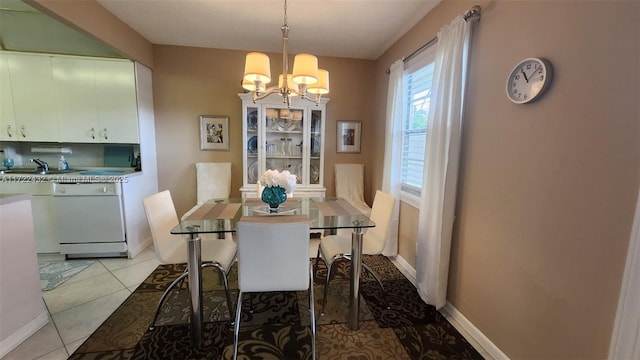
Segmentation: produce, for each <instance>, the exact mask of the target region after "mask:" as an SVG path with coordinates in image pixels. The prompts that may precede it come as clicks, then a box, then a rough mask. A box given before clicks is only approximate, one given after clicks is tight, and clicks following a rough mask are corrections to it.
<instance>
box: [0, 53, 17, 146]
mask: <svg viewBox="0 0 640 360" xmlns="http://www.w3.org/2000/svg"><path fill="white" fill-rule="evenodd" d="M16 136H17V132H16V118H15V115H14V111H13V96H11V79H10V78H9V57H8V56H7V54H5V53H0V141H10V140H16Z"/></svg>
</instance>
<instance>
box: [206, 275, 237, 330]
mask: <svg viewBox="0 0 640 360" xmlns="http://www.w3.org/2000/svg"><path fill="white" fill-rule="evenodd" d="M202 267H203V268H205V267H214V268H216V269H218V272H219V273H220V275H221V276H222V282H223V284H224V291H225V293H226V295H227V307H228V308H229V319H230V320H231V325H233V318H232V314H233V305H232V304H231V292H230V291H229V280H228V279H227V275H228V273H227V271H226V270H225V269H224V268H223V267H222V265H220V263H217V262H216V263H206V264H203V265H202Z"/></svg>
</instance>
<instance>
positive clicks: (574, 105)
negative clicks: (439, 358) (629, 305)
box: [375, 1, 640, 359]
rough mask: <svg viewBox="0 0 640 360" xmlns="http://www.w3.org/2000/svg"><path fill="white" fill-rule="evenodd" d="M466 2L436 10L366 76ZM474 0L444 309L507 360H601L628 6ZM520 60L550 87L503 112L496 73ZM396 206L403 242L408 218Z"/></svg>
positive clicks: (631, 82)
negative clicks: (543, 61) (545, 67)
mask: <svg viewBox="0 0 640 360" xmlns="http://www.w3.org/2000/svg"><path fill="white" fill-rule="evenodd" d="M475 3H476V1H474V2H466V1H446V2H444V3H442V4H441V5H440V6H438V7H437V8H436V9H435V10H434V11H433V12H432V13H431V14H429V15H428V16H427V17H426V18H425V19H423V20H422V22H421V23H420V24H419V25H417V26H416V28H415V29H413V30H412V31H411V32H409V33H408V34H407V35H405V36H404V37H403V39H401V41H399V42H398V43H397V44H396V45H395V46H394V47H393V48H391V49H390V50H389V51H388V52H387V53H386V54H385V55H384V56H383V57H382V58H381V59H379V61H378V63H377V69H376V75H377V76H378V77H379V78H380V77H381V75H380V74H382V73H383V71H384V68H386V67H388V66H389V65H390V64H391V63H392V62H393V61H394V60H395V59H397V58H399V57H401V56H403V55H407V54H409V53H410V52H411V51H413V50H414V49H416V48H417V47H419V45H420V44H421V43H424V42H426V41H427V40H429V39H430V38H432V37H434V36H435V34H436V32H437V29H438V28H439V27H440V26H442V25H444V24H446V23H448V22H449V21H450V20H451V19H453V17H454V16H455V15H456V14H458V13H462V12H464V11H466V10H467V9H469V8H470V7H471V6H472V5H473V4H475ZM479 3H480V4H481V5H482V6H483V9H482V19H481V21H480V23H478V24H476V25H474V35H473V42H472V51H471V64H470V74H469V87H468V89H467V90H468V91H467V95H468V97H467V103H466V109H465V117H464V132H463V149H462V162H461V172H460V181H459V191H458V205H457V210H456V216H457V221H456V224H455V229H454V239H453V248H452V252H451V254H452V257H451V272H450V276H449V291H448V301H449V302H450V303H452V304H453V305H454V306H455V307H456V308H457V309H458V310H459V311H461V312H462V314H464V316H465V317H467V318H468V319H469V320H470V321H471V322H472V323H473V324H474V325H475V326H476V327H478V328H479V329H480V331H482V332H483V333H484V334H485V335H486V336H488V337H489V338H490V339H491V341H492V342H493V343H494V344H496V345H497V346H498V347H499V348H500V349H501V350H502V351H503V352H504V353H505V354H506V355H507V356H509V357H511V358H514V359H521V358H536V359H539V358H581V359H583V358H605V357H606V356H607V351H608V346H609V340H610V336H611V330H612V326H613V321H614V317H615V311H616V306H617V300H618V295H619V290H620V283H621V275H622V271H623V266H624V262H625V257H626V252H627V244H628V241H629V237H630V232H631V225H632V217H633V212H634V205H635V200H636V199H637V194H638V184H639V179H640V177H639V173H640V172H639V170H640V167H639V163H640V162H639V153H640V136H639V135H640V126H639V125H640V120H639V119H640V112H639V108H638V99H639V94H640V89H639V82H640V73H639V70H638V65H639V64H640V55H639V53H640V51H639V46H640V38H639V33H640V31H639V29H640V3H639V2H637V1H635V2H631V1H627V2H584V1H580V2H577V1H553V2H551V1H547V2H541V1H535V2H534V1H531V2H527V1H524V2H511V1H491V2H488V1H484V2H479ZM534 56H539V57H547V58H548V59H549V60H551V62H552V63H553V65H554V68H555V72H556V75H555V79H554V83H553V85H552V87H551V89H550V90H549V92H548V93H547V95H546V96H545V97H544V98H543V99H542V100H540V101H538V102H536V103H533V104H529V105H514V104H512V103H511V102H509V101H508V100H507V98H506V95H505V81H506V78H507V75H508V73H509V72H510V71H511V69H512V68H513V66H515V64H516V63H517V62H518V61H519V60H521V59H524V58H527V57H534ZM378 86H379V87H381V88H386V86H387V80H386V79H383V80H381V81H380V82H379V83H378ZM378 96H379V98H378V101H377V103H378V104H381V103H382V102H383V101H384V96H386V91H383V90H382V89H379V91H378ZM377 108H378V110H380V109H381V108H382V107H381V106H378V107H377ZM376 121H377V122H379V123H381V124H382V123H383V122H384V119H382V118H381V117H376ZM381 156H382V153H381V152H379V153H378V154H376V156H375V158H376V159H381ZM380 177H381V169H380V168H378V169H377V176H376V179H378V181H379V178H380ZM401 210H402V215H401V217H402V224H401V227H402V228H401V234H402V233H407V234H411V235H414V234H415V228H416V227H417V217H416V216H414V213H416V212H417V211H416V210H415V209H413V208H411V207H410V206H404V207H402V208H401ZM405 240H406V239H405V238H401V245H400V252H401V255H402V256H403V257H405V258H407V260H409V262H412V263H414V262H415V255H414V254H415V247H413V246H409V245H407V244H405V243H403V242H404V241H405Z"/></svg>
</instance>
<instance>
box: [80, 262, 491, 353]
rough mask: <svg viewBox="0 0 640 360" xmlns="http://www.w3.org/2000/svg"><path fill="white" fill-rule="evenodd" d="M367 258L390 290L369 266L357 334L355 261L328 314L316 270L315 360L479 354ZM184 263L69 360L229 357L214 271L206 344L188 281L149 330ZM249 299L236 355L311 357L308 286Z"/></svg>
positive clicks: (145, 289) (208, 280) (209, 275)
mask: <svg viewBox="0 0 640 360" xmlns="http://www.w3.org/2000/svg"><path fill="white" fill-rule="evenodd" d="M364 262H365V263H366V264H367V265H369V266H370V267H371V268H372V269H374V271H376V273H377V274H378V275H380V278H381V280H382V282H383V284H384V286H385V290H386V292H385V294H383V292H382V290H381V289H380V287H379V286H378V284H377V282H375V281H374V279H373V278H369V277H367V276H364V275H365V274H364V273H363V279H362V285H361V289H362V299H363V301H361V306H360V327H359V329H358V330H357V331H352V330H349V327H348V324H347V319H348V317H347V315H348V307H349V305H348V304H349V302H348V298H349V297H348V296H349V283H348V281H349V280H348V279H349V277H348V274H349V264H348V263H346V262H341V263H339V264H337V266H336V271H334V276H335V277H334V278H333V279H332V280H331V282H330V285H329V294H328V298H327V305H326V309H325V315H324V316H319V311H320V304H321V301H322V291H323V287H324V276H326V268H325V267H324V266H323V264H322V262H320V265H319V266H318V268H317V270H316V273H315V285H314V295H315V303H316V318H317V321H316V324H317V333H316V350H317V358H318V359H363V360H364V359H366V360H368V359H384V360H386V359H482V356H481V355H480V354H479V353H478V352H477V351H476V350H475V349H474V348H473V347H472V346H471V345H470V344H469V343H468V342H467V341H466V340H465V339H464V338H463V337H462V336H461V335H460V333H458V331H456V329H455V328H454V327H453V326H452V325H451V324H450V323H449V322H448V321H447V320H446V319H445V318H444V316H442V315H441V314H440V313H439V312H437V311H436V310H435V308H434V307H433V306H430V305H427V304H425V303H424V302H423V301H422V300H421V299H420V297H419V296H418V293H417V292H416V289H415V287H414V286H413V285H412V284H411V282H410V281H409V280H407V279H406V278H405V277H404V276H403V275H402V273H401V272H400V271H398V269H397V268H396V267H395V266H394V265H393V263H392V262H391V261H389V260H388V259H387V258H385V257H384V256H365V257H364ZM235 269H236V266H235V265H234V267H233V268H232V271H231V273H230V274H229V283H230V286H231V288H232V289H234V290H233V294H232V299H234V300H235V299H237V294H238V293H237V272H236V270H235ZM183 270H184V266H181V265H160V266H159V267H158V268H157V269H156V270H155V271H154V272H153V273H152V274H151V275H149V277H148V278H147V279H146V280H145V281H144V282H143V283H142V284H141V285H140V286H139V287H138V288H137V289H136V291H135V292H133V293H132V294H131V296H129V298H128V299H127V300H126V301H125V302H124V303H123V304H122V305H121V306H120V307H119V308H118V309H117V310H116V311H115V312H114V313H113V314H112V315H111V316H110V317H109V318H108V319H107V320H106V321H105V322H104V323H103V324H102V325H101V326H100V327H99V328H98V329H97V330H96V331H95V332H94V333H93V334H92V335H91V336H90V337H89V338H88V339H87V340H86V341H85V342H84V343H83V344H82V345H81V346H80V347H79V348H78V349H77V350H76V352H75V353H74V354H73V355H72V356H71V357H70V358H69V359H72V360H80V359H231V358H232V355H233V329H232V328H231V327H230V322H229V319H230V317H229V309H228V308H227V304H226V301H225V294H224V288H223V286H222V283H221V281H219V278H218V275H217V273H216V272H215V271H214V270H212V269H211V268H209V269H206V270H204V271H203V278H204V281H203V288H204V295H203V303H204V316H205V325H204V342H203V346H202V348H201V349H195V348H194V347H192V346H191V341H190V332H189V325H188V322H189V320H188V319H189V298H188V290H187V289H186V288H183V289H182V290H180V291H174V292H173V294H172V296H170V297H169V300H168V301H167V303H166V304H165V306H164V307H163V309H162V312H161V315H160V316H159V318H158V320H157V322H156V325H157V326H156V328H155V329H154V330H152V331H149V330H148V327H149V324H150V322H151V319H152V317H153V313H154V311H155V308H156V305H157V302H158V300H159V299H160V296H161V295H162V291H163V290H164V288H165V287H166V286H167V285H168V284H169V283H171V281H172V280H173V279H175V278H176V277H178V276H179V275H180V274H181V273H182V272H183ZM246 296H247V297H246V298H244V301H243V304H244V307H243V311H242V321H241V328H240V344H239V347H238V349H239V356H238V358H239V359H287V360H289V359H305V360H306V359H311V341H310V339H311V330H310V328H309V323H310V317H309V311H308V307H307V304H308V297H307V296H308V294H307V292H306V291H303V292H273V293H263V294H246ZM249 296H251V297H252V298H251V299H249ZM249 300H251V301H249ZM250 303H251V304H252V306H251V307H252V311H251V312H250V311H249V304H250ZM387 306H390V309H387Z"/></svg>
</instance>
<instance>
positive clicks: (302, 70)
mask: <svg viewBox="0 0 640 360" xmlns="http://www.w3.org/2000/svg"><path fill="white" fill-rule="evenodd" d="M293 82H295V83H296V84H305V85H311V84H315V83H317V82H318V58H317V57H315V56H313V55H311V54H298V55H296V57H295V58H294V60H293Z"/></svg>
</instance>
